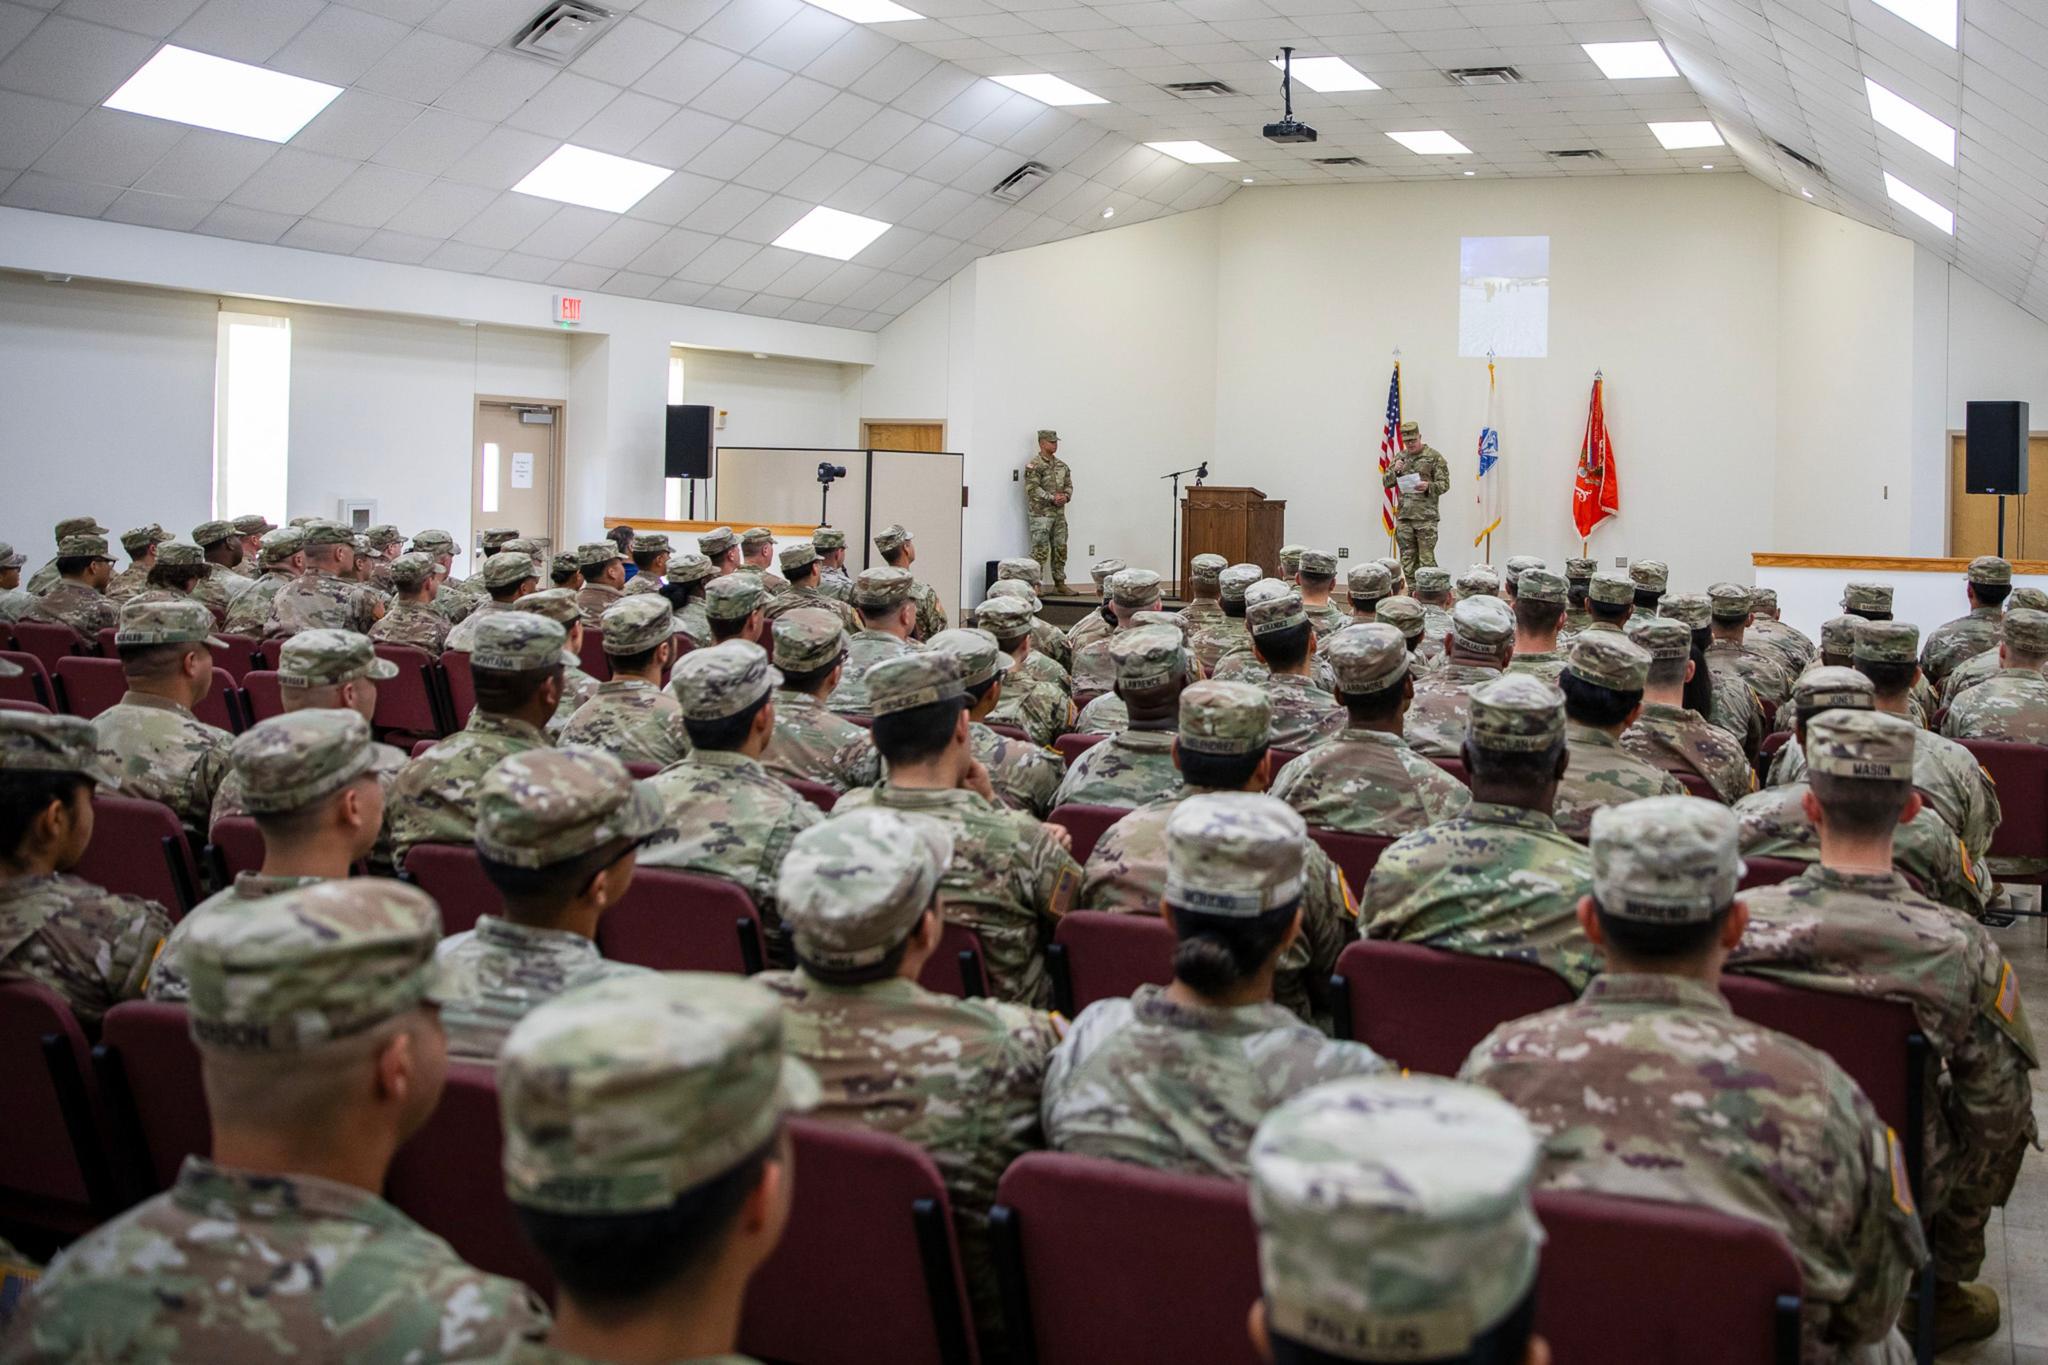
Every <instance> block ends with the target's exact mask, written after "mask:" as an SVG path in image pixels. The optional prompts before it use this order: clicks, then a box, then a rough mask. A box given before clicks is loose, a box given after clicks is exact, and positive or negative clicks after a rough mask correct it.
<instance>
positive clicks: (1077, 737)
mask: <svg viewBox="0 0 2048 1365" xmlns="http://www.w3.org/2000/svg"><path fill="white" fill-rule="evenodd" d="M1108 738H1109V736H1108V735H1091V734H1082V733H1080V732H1078V731H1076V732H1074V733H1072V734H1065V735H1061V736H1060V737H1059V738H1057V739H1055V740H1054V741H1053V742H1052V747H1053V748H1055V749H1057V750H1059V752H1060V761H1061V762H1062V763H1065V764H1066V765H1067V766H1068V767H1069V768H1071V767H1073V766H1074V760H1075V759H1077V758H1079V757H1080V756H1081V755H1082V754H1085V753H1087V752H1088V751H1089V750H1090V749H1092V748H1094V747H1095V746H1096V745H1098V744H1100V743H1102V741H1103V740H1105V739H1108Z"/></svg>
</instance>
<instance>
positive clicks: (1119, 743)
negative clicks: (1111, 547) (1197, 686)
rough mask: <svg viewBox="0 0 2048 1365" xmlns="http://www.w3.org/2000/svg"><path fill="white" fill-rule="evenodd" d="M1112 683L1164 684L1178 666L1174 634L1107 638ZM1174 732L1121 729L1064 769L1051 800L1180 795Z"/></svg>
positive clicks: (1140, 632)
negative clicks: (1113, 672)
mask: <svg viewBox="0 0 2048 1365" xmlns="http://www.w3.org/2000/svg"><path fill="white" fill-rule="evenodd" d="M1110 653H1111V655H1112V656H1113V659H1114V663H1115V666H1116V685H1117V687H1118V688H1120V689H1122V690H1123V691H1126V692H1144V691H1149V690H1151V689H1155V688H1160V687H1164V686H1166V685H1167V684H1169V683H1171V682H1173V681H1174V680H1175V679H1176V678H1184V676H1185V675H1184V674H1183V673H1182V670H1181V641H1180V632H1179V631H1177V630H1174V629H1173V628H1171V627H1168V626H1139V627H1137V628H1136V629H1133V630H1126V631H1122V632H1120V633H1119V634H1116V635H1113V636H1111V637H1110ZM1173 742H1174V731H1173V730H1172V729H1171V728H1167V727H1164V726H1155V727H1153V728H1149V729H1144V730H1132V729H1128V728H1125V729H1123V730H1121V731H1119V732H1118V733H1115V734H1112V735H1111V736H1110V737H1109V738H1108V739H1106V740H1104V741H1103V742H1102V743H1100V744H1097V745H1095V746H1094V747H1093V748H1091V749H1089V750H1088V751H1087V752H1086V753H1084V754H1082V755H1081V756H1080V757H1079V758H1077V759H1075V760H1074V762H1073V764H1072V765H1071V766H1069V767H1068V769H1067V772H1066V776H1065V777H1064V778H1062V779H1061V781H1060V785H1059V792H1058V794H1057V795H1055V796H1054V797H1053V804H1054V805H1056V806H1063V805H1066V804H1068V803H1069V802H1077V803H1080V804H1082V805H1090V806H1122V807H1125V808H1126V809H1129V808H1132V807H1136V806H1142V805H1144V804H1145V803H1146V802H1148V801H1153V800H1156V799H1158V798H1160V797H1173V796H1179V795H1181V794H1182V788H1181V780H1180V770H1179V769H1178V768H1177V767H1176V766H1175V765H1174V761H1173Z"/></svg>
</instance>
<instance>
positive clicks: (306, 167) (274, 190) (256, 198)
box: [228, 147, 355, 249]
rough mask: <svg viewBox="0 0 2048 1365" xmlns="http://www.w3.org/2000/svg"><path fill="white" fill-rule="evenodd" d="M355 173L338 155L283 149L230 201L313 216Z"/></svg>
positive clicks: (350, 163) (247, 181)
mask: <svg viewBox="0 0 2048 1365" xmlns="http://www.w3.org/2000/svg"><path fill="white" fill-rule="evenodd" d="M354 170H355V163H354V162H352V161H347V160H344V159H343V158H341V157H338V156H326V155H323V154H321V153H319V152H307V151H302V150H300V149H299V148H297V147H280V148H278V150H277V154H276V155H275V156H273V157H271V158H270V159H269V160H268V161H266V162H264V163H263V164H262V165H261V166H259V167H258V168H257V169H256V172H255V173H254V174H253V175H251V176H250V177H249V178H248V179H247V180H244V181H243V182H242V183H241V185H240V187H239V188H237V189H236V190H235V191H234V193H232V194H231V195H229V196H228V198H229V200H230V201H231V202H233V203H236V204H240V205H241V206H242V207H243V208H251V209H264V210H267V211H269V212H271V213H283V214H292V215H297V214H302V213H310V212H312V210H313V206H314V205H315V204H318V203H319V202H320V201H321V200H323V199H325V198H326V197H327V196H328V195H330V194H332V193H334V191H335V190H336V189H338V188H340V186H341V182H342V181H344V180H346V179H348V177H349V175H350V173H351V172H353V171H354ZM351 249H353V248H351Z"/></svg>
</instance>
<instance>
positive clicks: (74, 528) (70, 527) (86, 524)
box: [56, 517, 108, 542]
mask: <svg viewBox="0 0 2048 1365" xmlns="http://www.w3.org/2000/svg"><path fill="white" fill-rule="evenodd" d="M107 533H108V532H107V528H106V527H104V526H102V525H100V524H99V521H98V519H97V518H94V517H66V518H64V520H62V521H60V522H58V523H57V534H56V539H57V540H59V541H60V542H61V541H62V540H63V539H64V537H66V536H103V535H106V534H107Z"/></svg>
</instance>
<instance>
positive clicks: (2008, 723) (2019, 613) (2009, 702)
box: [1941, 607, 2048, 744]
mask: <svg viewBox="0 0 2048 1365" xmlns="http://www.w3.org/2000/svg"><path fill="white" fill-rule="evenodd" d="M1998 662H1999V671H1998V672H1996V673H1994V674H1992V675H1991V677H1989V678H1988V679H1986V680H1985V681H1983V682H1981V683H1979V684H1977V685H1976V686H1975V687H1972V688H1971V689H1970V690H1969V691H1967V692H1964V693H1961V694H1960V695H1958V696H1957V697H1956V698H1955V699H1954V700H1953V701H1951V702H1950V703H1949V707H1948V715H1947V716H1946V717H1944V718H1943V720H1942V723H1941V732H1942V733H1943V734H1944V735H1947V736H1948V737H1949V738H1951V739H1998V740H2005V741H2007V742H2009V743H2019V744H2048V677H2044V676H2043V675H2042V672H2041V670H2042V668H2043V667H2044V666H2048V612H2040V611H2029V610H2027V609H2026V608H2024V607H2022V608H2018V609H2015V610H2013V611H2009V612H2007V613H2006V614H2005V618H2004V623H2003V638H2002V639H2001V640H2000V641H1999V646H1998Z"/></svg>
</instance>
